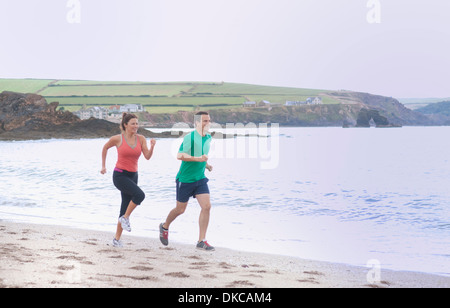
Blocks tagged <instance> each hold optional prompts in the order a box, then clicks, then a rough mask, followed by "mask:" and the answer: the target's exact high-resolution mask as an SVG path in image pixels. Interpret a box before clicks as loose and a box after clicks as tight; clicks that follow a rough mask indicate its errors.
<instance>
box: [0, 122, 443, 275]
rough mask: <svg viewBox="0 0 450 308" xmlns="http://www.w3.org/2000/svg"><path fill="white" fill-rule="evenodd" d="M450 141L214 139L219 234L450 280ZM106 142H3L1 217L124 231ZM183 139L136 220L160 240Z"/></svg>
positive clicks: (182, 235) (139, 229) (213, 237)
mask: <svg viewBox="0 0 450 308" xmlns="http://www.w3.org/2000/svg"><path fill="white" fill-rule="evenodd" d="M259 132H261V133H264V132H262V131H259ZM448 136H450V127H426V128H424V127H405V128H401V129H374V128H372V129H342V128H281V129H280V137H279V138H274V137H272V138H257V137H247V138H245V137H238V138H234V139H228V140H217V139H216V140H213V146H212V152H211V155H210V164H212V165H213V166H214V171H213V172H212V173H208V172H207V176H208V177H209V178H210V182H209V184H210V189H211V193H212V195H211V197H212V203H213V211H212V217H211V223H210V228H209V232H208V240H209V241H210V242H211V243H212V244H213V245H215V246H218V247H228V248H232V249H238V250H247V251H256V252H267V253H273V254H283V255H290V256H297V257H301V258H309V259H316V260H325V261H332V262H341V263H348V264H354V265H362V266H365V265H366V263H367V262H368V260H371V259H377V260H379V261H380V263H381V266H382V268H389V269H396V270H412V271H422V272H430V273H439V274H442V275H450V185H449V183H450V144H449V143H448ZM105 142H106V139H95V140H44V141H26V142H0V170H1V171H0V172H1V174H2V181H0V219H6V220H13V221H20V222H30V223H45V224H55V225H66V226H72V227H79V228H87V229H95V230H102V231H110V232H111V238H112V236H113V234H114V231H115V226H116V223H117V216H118V213H119V208H120V193H119V192H118V191H117V190H116V188H115V187H114V186H113V184H112V169H113V168H114V164H115V161H116V158H117V154H116V151H115V149H111V150H110V152H109V156H108V161H107V167H108V171H109V172H108V174H106V175H104V176H102V175H101V174H100V173H99V171H100V167H101V159H100V154H101V149H102V146H103V144H104V143H105ZM180 142H181V141H180V140H179V139H175V140H168V139H161V140H158V142H157V147H156V149H155V153H154V157H153V158H152V159H151V160H150V161H146V160H144V159H142V158H141V161H140V178H139V181H140V186H141V187H142V188H143V190H144V191H145V192H146V194H147V198H146V200H145V201H144V203H143V204H142V206H141V207H139V208H138V209H137V210H136V211H135V213H134V214H133V216H132V219H131V223H132V227H133V232H132V234H133V235H137V236H144V237H152V238H157V237H158V225H159V223H160V222H162V221H163V220H164V219H165V217H166V215H167V214H168V212H169V211H170V210H171V209H172V207H173V206H174V205H175V182H174V181H175V179H174V177H175V175H176V173H177V171H178V168H179V162H178V161H177V160H176V159H175V153H176V150H177V148H178V146H179V144H180ZM267 168H269V169H267ZM270 168H272V169H270ZM198 214H199V206H198V204H197V202H196V201H194V200H192V201H191V203H190V207H189V208H188V210H187V211H186V213H185V214H184V215H183V216H181V217H180V218H179V219H178V220H177V221H176V222H175V223H174V224H173V225H172V230H171V231H172V234H171V240H172V241H176V242H182V243H190V244H194V243H195V241H196V240H197V237H198V225H197V221H198ZM124 240H125V241H126V237H124Z"/></svg>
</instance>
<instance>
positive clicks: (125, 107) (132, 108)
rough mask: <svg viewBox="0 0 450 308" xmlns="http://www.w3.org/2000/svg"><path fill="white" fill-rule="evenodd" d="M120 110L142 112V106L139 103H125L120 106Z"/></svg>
mask: <svg viewBox="0 0 450 308" xmlns="http://www.w3.org/2000/svg"><path fill="white" fill-rule="evenodd" d="M120 112H144V106H142V105H141V104H139V105H137V104H127V105H123V106H120Z"/></svg>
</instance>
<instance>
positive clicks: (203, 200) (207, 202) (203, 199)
mask: <svg viewBox="0 0 450 308" xmlns="http://www.w3.org/2000/svg"><path fill="white" fill-rule="evenodd" d="M195 198H197V201H198V203H199V204H200V207H201V208H202V210H201V212H200V218H199V226H200V234H199V239H198V241H199V242H201V241H203V240H205V239H206V231H207V230H208V225H209V216H210V212H211V199H210V195H209V194H201V195H197V196H195Z"/></svg>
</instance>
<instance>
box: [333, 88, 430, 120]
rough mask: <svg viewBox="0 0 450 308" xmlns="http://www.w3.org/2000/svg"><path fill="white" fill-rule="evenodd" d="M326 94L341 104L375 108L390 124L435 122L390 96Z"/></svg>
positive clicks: (341, 92)
mask: <svg viewBox="0 0 450 308" xmlns="http://www.w3.org/2000/svg"><path fill="white" fill-rule="evenodd" d="M326 95H328V96H330V97H332V98H334V99H335V100H338V101H340V102H341V103H343V104H358V105H361V106H362V108H365V109H371V110H377V111H378V112H379V113H380V115H381V116H383V117H385V118H387V120H388V121H389V123H390V124H391V125H436V124H437V123H436V121H434V120H433V119H432V118H430V117H428V116H426V115H424V114H421V113H419V112H415V111H413V110H410V109H408V108H406V107H405V106H404V105H403V104H401V103H400V102H399V101H398V100H396V99H395V98H392V97H386V96H381V95H374V94H369V93H361V92H350V91H340V92H328V93H326Z"/></svg>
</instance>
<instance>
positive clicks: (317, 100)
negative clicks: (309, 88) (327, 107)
mask: <svg viewBox="0 0 450 308" xmlns="http://www.w3.org/2000/svg"><path fill="white" fill-rule="evenodd" d="M306 103H307V104H308V105H320V104H322V98H321V97H308V99H307V100H306Z"/></svg>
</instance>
